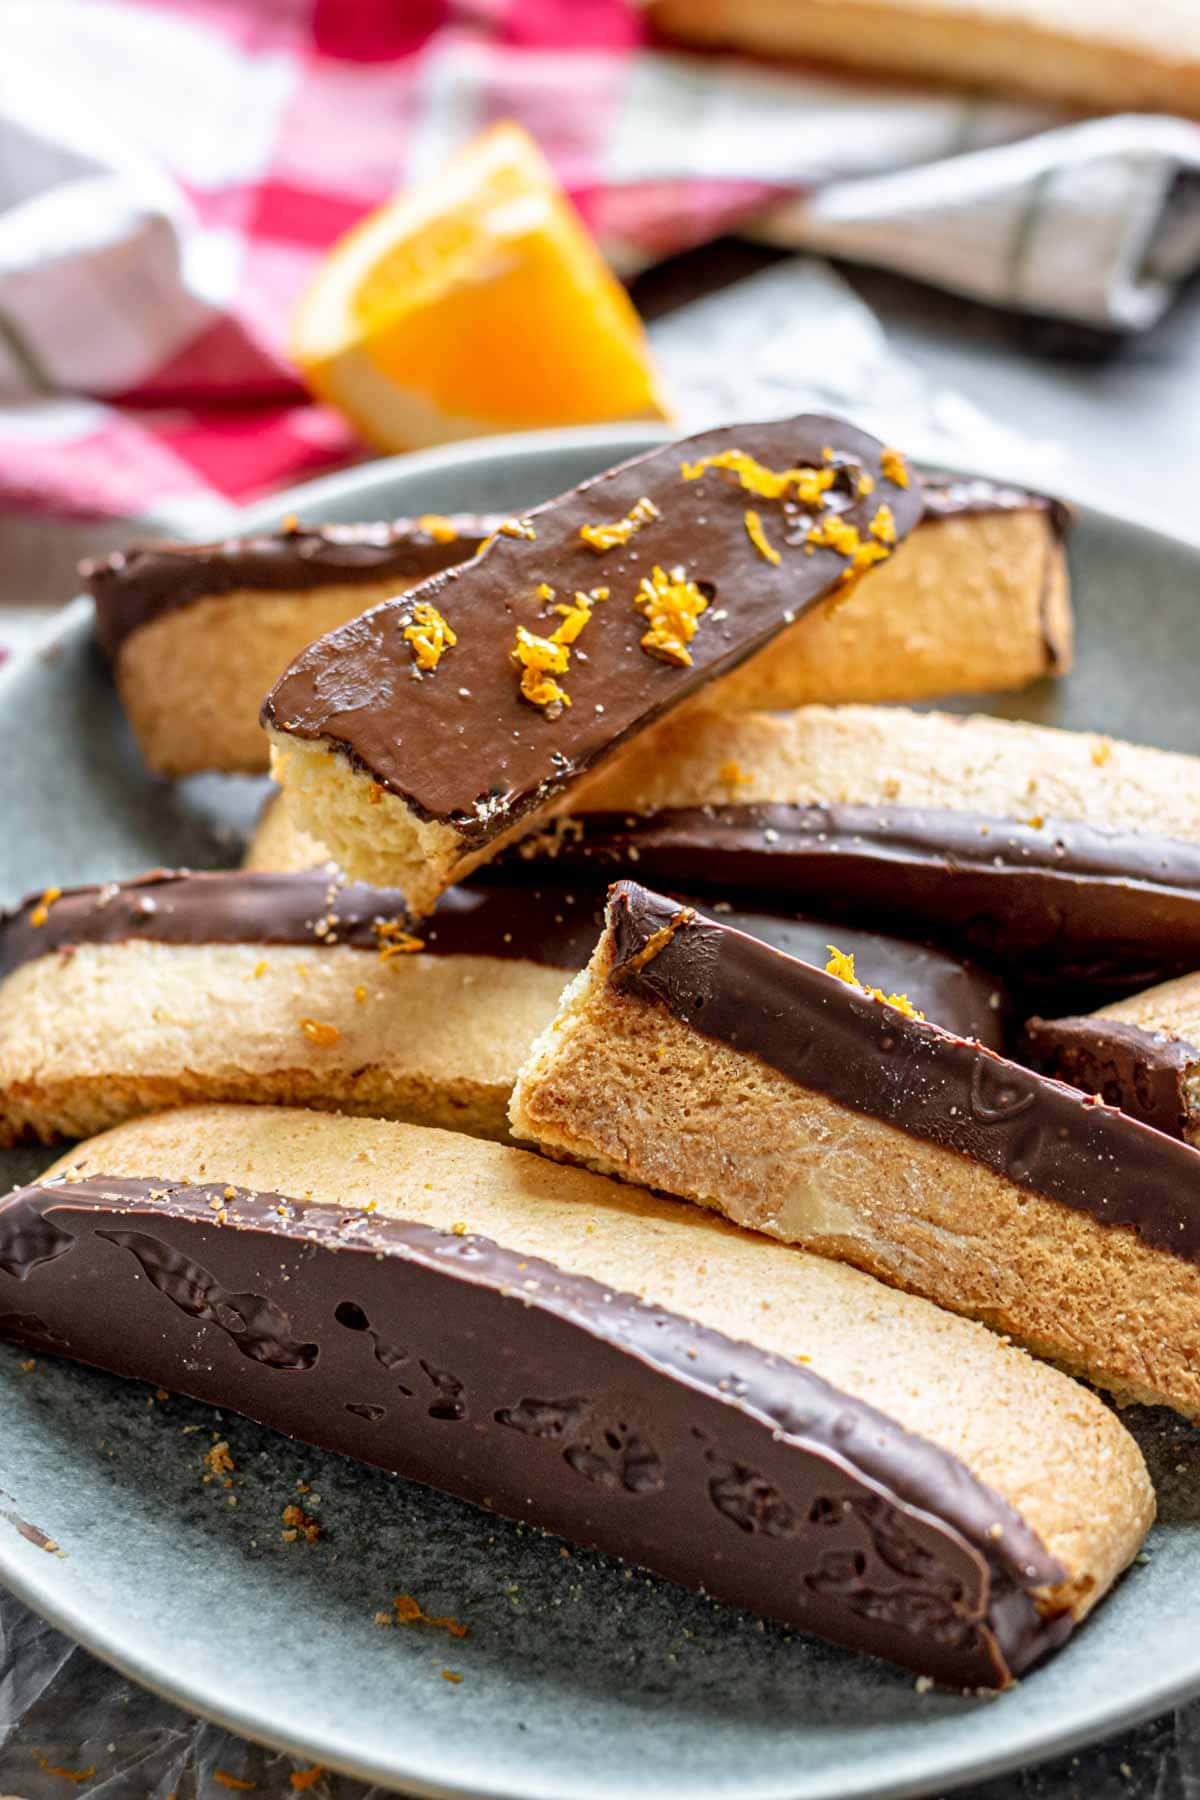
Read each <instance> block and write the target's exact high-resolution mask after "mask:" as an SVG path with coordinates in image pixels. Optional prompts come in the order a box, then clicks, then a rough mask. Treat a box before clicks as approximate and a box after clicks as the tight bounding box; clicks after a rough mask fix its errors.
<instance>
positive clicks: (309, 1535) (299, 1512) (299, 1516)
mask: <svg viewBox="0 0 1200 1800" xmlns="http://www.w3.org/2000/svg"><path fill="white" fill-rule="evenodd" d="M280 1516H281V1518H282V1520H283V1530H282V1531H281V1532H280V1534H279V1535H280V1537H281V1538H282V1539H283V1541H284V1543H285V1544H295V1543H298V1542H299V1541H300V1539H301V1538H303V1540H304V1542H305V1543H306V1544H315V1543H317V1542H318V1540H319V1539H320V1536H321V1521H320V1520H319V1519H315V1518H314V1517H313V1515H312V1514H311V1513H306V1512H305V1510H304V1508H303V1507H302V1506H297V1505H296V1503H295V1501H294V1500H293V1501H289V1503H288V1505H287V1506H285V1507H284V1509H283V1512H282V1514H281V1515H280Z"/></svg>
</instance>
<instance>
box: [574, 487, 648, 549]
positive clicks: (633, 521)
mask: <svg viewBox="0 0 1200 1800" xmlns="http://www.w3.org/2000/svg"><path fill="white" fill-rule="evenodd" d="M661 517H662V514H661V512H660V511H659V509H658V507H657V506H655V504H654V502H653V500H650V499H647V498H646V496H645V495H643V497H642V498H641V499H640V500H639V501H638V502H637V504H636V505H635V506H631V507H630V509H629V511H628V512H627V513H626V514H625V517H624V518H623V519H617V520H615V521H614V523H613V524H611V525H581V526H580V527H579V535H580V537H581V538H582V539H583V541H584V543H585V544H587V545H588V546H589V547H590V548H591V549H593V550H595V551H596V553H597V554H598V555H603V553H604V552H605V551H606V550H615V549H616V548H617V546H618V545H619V544H627V543H628V542H629V540H630V538H631V537H632V536H633V534H634V532H635V531H640V530H641V529H642V526H643V525H649V524H650V523H651V521H652V520H654V519H660V518H661Z"/></svg>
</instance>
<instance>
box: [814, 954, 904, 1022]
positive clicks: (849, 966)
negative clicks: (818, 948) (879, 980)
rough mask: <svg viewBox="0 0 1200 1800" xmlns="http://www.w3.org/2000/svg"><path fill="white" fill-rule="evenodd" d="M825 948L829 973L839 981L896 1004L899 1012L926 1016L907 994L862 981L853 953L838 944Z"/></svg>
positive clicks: (872, 997)
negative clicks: (891, 992) (856, 971)
mask: <svg viewBox="0 0 1200 1800" xmlns="http://www.w3.org/2000/svg"><path fill="white" fill-rule="evenodd" d="M825 948H826V949H827V950H828V952H829V961H828V962H827V963H826V964H825V973H826V974H827V975H834V976H836V977H837V979H838V980H839V981H844V982H845V983H846V985H847V986H848V987H852V988H857V989H858V990H859V992H860V993H863V994H866V996H867V998H868V999H870V1000H879V1001H882V1003H883V1004H884V1005H885V1006H894V1007H895V1008H896V1010H897V1012H902V1013H904V1014H905V1015H906V1017H908V1018H910V1019H923V1018H924V1017H925V1014H924V1013H923V1012H918V1011H917V1009H916V1007H915V1006H914V1005H913V1003H912V1001H911V1000H910V999H909V997H908V995H907V994H885V993H884V991H883V989H882V988H877V987H868V985H867V983H866V982H865V981H860V980H859V978H858V976H857V974H856V973H855V969H854V957H853V955H852V954H847V952H846V951H845V950H839V949H838V948H837V945H836V944H826V946H825Z"/></svg>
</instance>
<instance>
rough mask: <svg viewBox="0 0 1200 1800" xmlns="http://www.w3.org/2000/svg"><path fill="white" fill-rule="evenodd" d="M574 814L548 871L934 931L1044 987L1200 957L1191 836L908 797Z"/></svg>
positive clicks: (1109, 978) (1119, 978)
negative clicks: (622, 878) (1035, 822)
mask: <svg viewBox="0 0 1200 1800" xmlns="http://www.w3.org/2000/svg"><path fill="white" fill-rule="evenodd" d="M574 825H575V826H576V827H577V829H576V830H574V831H563V832H562V833H561V834H560V835H559V837H558V838H557V839H556V843H555V847H554V860H555V865H556V867H558V868H560V869H564V870H571V871H575V870H577V869H578V870H586V869H592V870H593V871H596V872H597V873H598V872H601V871H605V870H607V871H608V872H609V873H610V874H617V873H621V874H626V875H628V876H630V877H631V878H632V879H634V880H645V879H649V880H652V881H656V882H661V883H663V884H664V885H668V886H670V887H672V888H676V887H682V888H698V887H704V888H719V889H722V890H725V889H729V888H736V889H738V890H740V891H742V892H759V893H771V894H774V895H777V896H778V895H786V896H787V898H788V901H789V902H790V903H792V904H794V905H798V906H804V907H807V908H812V909H813V910H816V911H819V912H825V913H829V914H831V915H833V916H841V917H847V918H853V919H858V920H870V921H884V922H886V923H887V924H889V925H896V926H898V927H899V928H900V929H904V927H905V926H908V927H909V928H910V929H915V930H917V931H918V932H919V931H929V930H931V929H937V930H939V931H944V932H946V933H947V934H948V936H949V938H950V940H951V941H952V942H954V943H957V944H962V945H966V946H968V947H969V948H971V949H972V950H974V951H976V952H979V953H981V954H984V955H988V956H1003V957H1006V958H1014V959H1015V958H1019V959H1020V960H1021V963H1022V967H1023V972H1025V973H1027V974H1030V975H1041V976H1043V977H1053V979H1054V980H1055V981H1056V982H1066V981H1071V982H1077V983H1080V984H1085V985H1087V984H1107V985H1108V986H1109V988H1110V990H1111V989H1112V988H1114V987H1118V986H1119V987H1122V988H1126V987H1132V988H1139V987H1146V986H1148V985H1150V983H1152V982H1154V981H1157V980H1161V979H1162V978H1163V977H1164V976H1165V975H1168V974H1181V973H1184V972H1186V971H1188V970H1190V969H1194V968H1196V967H1197V966H1198V965H1200V844H1196V843H1191V842H1188V841H1186V840H1184V839H1181V838H1165V837H1156V836H1155V835H1154V834H1153V833H1152V832H1131V831H1108V830H1103V829H1101V828H1100V827H1099V826H1095V825H1085V824H1081V823H1078V822H1074V821H1071V820H1062V819H1047V820H1046V821H1045V823H1044V825H1042V826H1041V827H1040V828H1035V827H1034V826H1031V825H1027V824H1022V823H1020V822H1019V821H1017V820H1013V819H1003V818H991V817H985V816H982V815H980V814H976V813H968V812H953V811H950V810H948V809H947V810H944V811H941V810H939V811H933V810H923V809H919V808H915V807H906V806H792V805H786V804H775V805H766V804H764V805H752V804H746V805H735V806H705V807H678V808H673V809H668V810H664V811H661V812H657V813H649V814H646V815H644V816H641V817H638V816H635V815H631V814H627V813H615V812H612V813H590V814H589V813H584V814H581V815H579V816H578V817H577V818H576V819H575V820H574Z"/></svg>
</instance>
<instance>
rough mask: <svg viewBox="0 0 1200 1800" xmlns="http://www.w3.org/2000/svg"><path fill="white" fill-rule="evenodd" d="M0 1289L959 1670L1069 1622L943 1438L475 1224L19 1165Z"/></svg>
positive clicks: (26, 1323)
mask: <svg viewBox="0 0 1200 1800" xmlns="http://www.w3.org/2000/svg"><path fill="white" fill-rule="evenodd" d="M214 1203H215V1204H216V1205H217V1206H218V1207H219V1209H220V1217H218V1216H217V1215H216V1214H215V1213H214V1211H213V1210H212V1206H213V1204H214ZM0 1315H2V1316H0V1330H3V1331H4V1333H5V1335H7V1336H10V1337H14V1338H16V1339H17V1340H18V1341H19V1342H22V1343H25V1344H27V1345H29V1347H30V1348H33V1349H37V1350H40V1351H49V1352H58V1353H65V1354H67V1355H70V1356H73V1357H75V1358H77V1359H79V1360H81V1361H84V1362H91V1363H94V1364H96V1365H98V1366H100V1367H103V1368H106V1369H110V1370H113V1371H115V1372H116V1373H117V1374H121V1375H127V1376H133V1377H138V1378H141V1379H144V1380H150V1381H153V1382H157V1383H162V1384H163V1385H165V1386H168V1387H173V1388H176V1389H179V1390H181V1391H183V1392H186V1393H189V1394H192V1395H195V1396H196V1397H197V1398H199V1399H202V1400H207V1401H210V1402H212V1403H214V1404H217V1405H220V1406H223V1407H232V1408H234V1409H235V1410H237V1411H239V1412H243V1413H247V1414H248V1415H250V1416H251V1417H253V1418H256V1419H259V1420H260V1421H262V1422H263V1423H265V1424H268V1425H273V1426H275V1427H276V1428H278V1429H279V1430H282V1431H286V1432H288V1433H290V1434H291V1435H293V1436H295V1437H298V1438H300V1439H302V1440H303V1441H305V1442H308V1443H314V1444H318V1445H321V1446H323V1447H325V1448H328V1449H332V1450H338V1451H342V1452H343V1453H345V1454H347V1455H351V1456H356V1457H359V1458H361V1459H363V1460H365V1461H367V1462H373V1463H377V1464H380V1465H381V1466H383V1467H385V1468H390V1469H395V1470H397V1471H398V1472H399V1473H400V1474H402V1475H405V1476H407V1477H409V1478H410V1479H413V1480H417V1481H422V1482H426V1483H428V1484H430V1485H432V1486H435V1487H441V1488H445V1489H447V1490H449V1491H450V1492H452V1493H455V1494H458V1495H460V1496H462V1497H463V1498H466V1499H468V1500H471V1501H474V1502H476V1503H478V1504H480V1505H483V1506H486V1507H489V1508H491V1509H494V1510H496V1511H498V1512H501V1513H505V1514H508V1515H510V1516H512V1517H515V1518H519V1519H524V1520H527V1521H529V1522H530V1523H533V1524H537V1525H542V1526H545V1527H547V1528H548V1529H549V1530H551V1531H555V1532H558V1533H561V1534H562V1535H564V1536H566V1537H569V1538H572V1539H574V1540H575V1541H577V1542H581V1543H586V1544H591V1545H596V1546H598V1547H600V1548H601V1549H604V1550H608V1551H610V1552H613V1553H615V1554H617V1555H619V1556H623V1557H625V1558H626V1559H627V1560H629V1561H631V1562H634V1563H638V1564H641V1565H643V1566H645V1567H646V1568H649V1569H652V1570H654V1571H656V1572H657V1573H659V1574H662V1575H665V1576H667V1577H668V1578H670V1579H672V1580H677V1581H682V1582H684V1583H686V1584H687V1585H689V1586H691V1587H700V1588H703V1589H705V1590H707V1591H709V1592H711V1593H713V1594H714V1595H715V1596H717V1597H719V1598H722V1599H727V1600H730V1601H733V1602H734V1603H735V1604H738V1605H742V1606H748V1607H751V1608H753V1609H754V1610H755V1611H758V1612H762V1613H767V1614H770V1615H773V1616H775V1617H778V1618H782V1619H784V1620H786V1621H788V1622H789V1623H792V1624H794V1625H796V1626H799V1627H800V1628H802V1629H804V1630H806V1631H815V1632H819V1633H820V1634H822V1635H823V1636H825V1637H828V1638H831V1639H833V1640H834V1641H836V1642H838V1643H841V1644H846V1645H849V1646H851V1647H853V1648H857V1649H862V1650H867V1651H871V1652H873V1653H875V1654H877V1655H881V1656H885V1657H888V1658H890V1659H892V1660H894V1661H897V1662H900V1663H902V1664H904V1665H905V1666H907V1667H909V1668H912V1669H915V1670H917V1671H919V1672H922V1673H928V1674H931V1675H934V1676H936V1677H938V1678H939V1679H940V1680H942V1681H944V1682H946V1683H948V1684H951V1685H954V1686H963V1687H974V1686H998V1685H1002V1684H1003V1683H1004V1682H1005V1681H1006V1680H1007V1679H1008V1677H1009V1675H1010V1674H1017V1673H1020V1671H1021V1670H1022V1669H1024V1668H1026V1667H1028V1666H1029V1664H1030V1663H1031V1662H1033V1661H1034V1660H1035V1659H1036V1658H1037V1657H1039V1656H1040V1655H1042V1654H1044V1653H1045V1652H1046V1651H1047V1650H1048V1649H1051V1648H1053V1647H1054V1646H1055V1645H1057V1644H1058V1643H1060V1642H1061V1641H1062V1640H1063V1638H1064V1637H1066V1636H1067V1635H1068V1634H1069V1632H1070V1629H1071V1620H1070V1617H1069V1615H1060V1616H1059V1617H1057V1618H1050V1619H1043V1618H1041V1617H1040V1616H1039V1614H1038V1611H1037V1609H1036V1606H1035V1604H1034V1600H1033V1597H1032V1590H1034V1589H1036V1588H1039V1587H1042V1588H1044V1587H1049V1586H1053V1585H1056V1584H1058V1583H1059V1582H1061V1581H1062V1580H1063V1579H1064V1571H1063V1570H1062V1568H1061V1567H1060V1565H1059V1564H1058V1563H1057V1562H1056V1561H1055V1559H1053V1558H1052V1557H1051V1556H1049V1555H1048V1553H1047V1552H1046V1550H1045V1548H1044V1547H1043V1545H1042V1544H1041V1542H1040V1541H1039V1539H1038V1538H1037V1537H1036V1536H1035V1535H1034V1533H1033V1532H1032V1531H1031V1530H1030V1529H1029V1527H1028V1526H1027V1525H1026V1524H1025V1523H1024V1521H1023V1520H1022V1519H1021V1518H1020V1517H1019V1516H1018V1515H1017V1514H1016V1513H1015V1512H1014V1511H1013V1510H1012V1509H1011V1507H1009V1506H1008V1505H1007V1503H1006V1502H1005V1501H1003V1500H1002V1499H1001V1498H1000V1497H999V1496H998V1495H997V1494H995V1493H994V1492H993V1491H992V1490H991V1489H989V1488H988V1487H986V1486H984V1485H983V1484H982V1483H981V1482H979V1481H978V1480H977V1479H976V1478H975V1477H974V1476H973V1475H972V1474H971V1472H970V1470H969V1469H968V1468H967V1467H966V1466H965V1465H964V1464H962V1463H960V1462H959V1461H958V1460H957V1459H956V1458H955V1457H953V1456H951V1455H949V1454H948V1453H947V1452H945V1451H942V1450H940V1449H938V1448H937V1447H936V1446H935V1445H933V1444H931V1443H930V1442H928V1441H927V1440H925V1439H923V1438H920V1437H917V1436H915V1435H913V1434H911V1433H909V1432H906V1431H904V1430H903V1429H902V1428H901V1427H900V1426H898V1425H897V1424H895V1423H894V1422H893V1421H892V1420H891V1419H889V1418H887V1417H885V1416H884V1415H883V1414H881V1413H879V1412H877V1411H875V1410H874V1409H873V1408H872V1407H870V1406H868V1405H866V1404H865V1403H864V1402H862V1401H860V1400H857V1399H855V1398H853V1397H852V1396H850V1395H847V1394H845V1393H843V1392H841V1391H839V1390H838V1389H836V1388H834V1387H832V1386H830V1385H829V1384H828V1383H827V1382H825V1381H824V1380H822V1379H821V1378H820V1377H819V1376H818V1375H816V1374H814V1373H813V1372H812V1371H811V1370H809V1369H806V1368H804V1367H802V1366H800V1365H797V1364H795V1363H792V1362H789V1361H787V1360H785V1359H781V1358H779V1357H776V1356H773V1355H770V1354H768V1353H767V1352H765V1351H761V1350H758V1349H756V1348H755V1347H754V1346H753V1345H751V1344H747V1343H740V1342H735V1341H734V1340H732V1339H729V1338H726V1337H724V1336H722V1335H720V1334H719V1333H717V1332H714V1331H711V1330H708V1329H707V1328H705V1327H703V1326H701V1325H698V1324H696V1323H695V1322H693V1321H691V1320H688V1319H686V1318H683V1317H681V1316H679V1315H678V1314H675V1313H671V1312H668V1311H666V1310H664V1309H663V1308H660V1307H658V1306H654V1305H649V1304H645V1303H642V1302H640V1301H638V1300H637V1299H635V1298H634V1297H633V1296H630V1295H626V1294H620V1293H613V1292H611V1291H610V1290H608V1289H606V1288H603V1287H601V1286H599V1285H598V1284H597V1283H595V1282H593V1281H591V1280H589V1279H587V1278H585V1277H582V1276H577V1275H573V1274H569V1273H566V1272H565V1271H563V1270H561V1269H559V1268H556V1267H553V1266H552V1265H550V1264H548V1263H545V1262H543V1261H540V1260H538V1259H536V1258H534V1257H527V1256H523V1255H521V1254H520V1253H519V1252H518V1251H515V1250H511V1249H505V1248H502V1247H501V1246H499V1245H497V1244H495V1243H493V1242H491V1241H490V1240H488V1239H485V1238H478V1237H472V1236H456V1235H452V1234H448V1233H442V1232H439V1231H435V1230H431V1229H430V1228H428V1227H425V1226H421V1225H416V1224H411V1223H407V1222H403V1221H399V1220H393V1219H388V1218H383V1217H381V1216H379V1215H378V1214H367V1213H364V1212H360V1211H346V1212H343V1211H342V1210H341V1209H339V1208H337V1207H331V1206H313V1205H309V1206H305V1205H303V1204H302V1203H299V1202H296V1201H293V1200H290V1199H287V1198H286V1197H283V1196H280V1195H276V1194H247V1193H245V1192H244V1191H240V1190H237V1191H227V1190H226V1189H225V1188H224V1187H223V1186H222V1185H220V1184H216V1185H214V1186H198V1187H193V1186H188V1185H180V1184H177V1183H174V1182H172V1181H170V1180H169V1179H166V1178H164V1179H161V1180H157V1181H156V1180H154V1179H149V1178H148V1179H146V1180H142V1181H131V1180H128V1179H105V1178H104V1177H103V1176H97V1177H89V1178H88V1179H87V1180H84V1181H78V1182H59V1183H47V1184H35V1185H33V1186H31V1187H28V1188H25V1189H22V1190H18V1191H17V1192H15V1193H13V1194H11V1195H9V1197H8V1198H7V1200H5V1201H3V1202H0Z"/></svg>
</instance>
